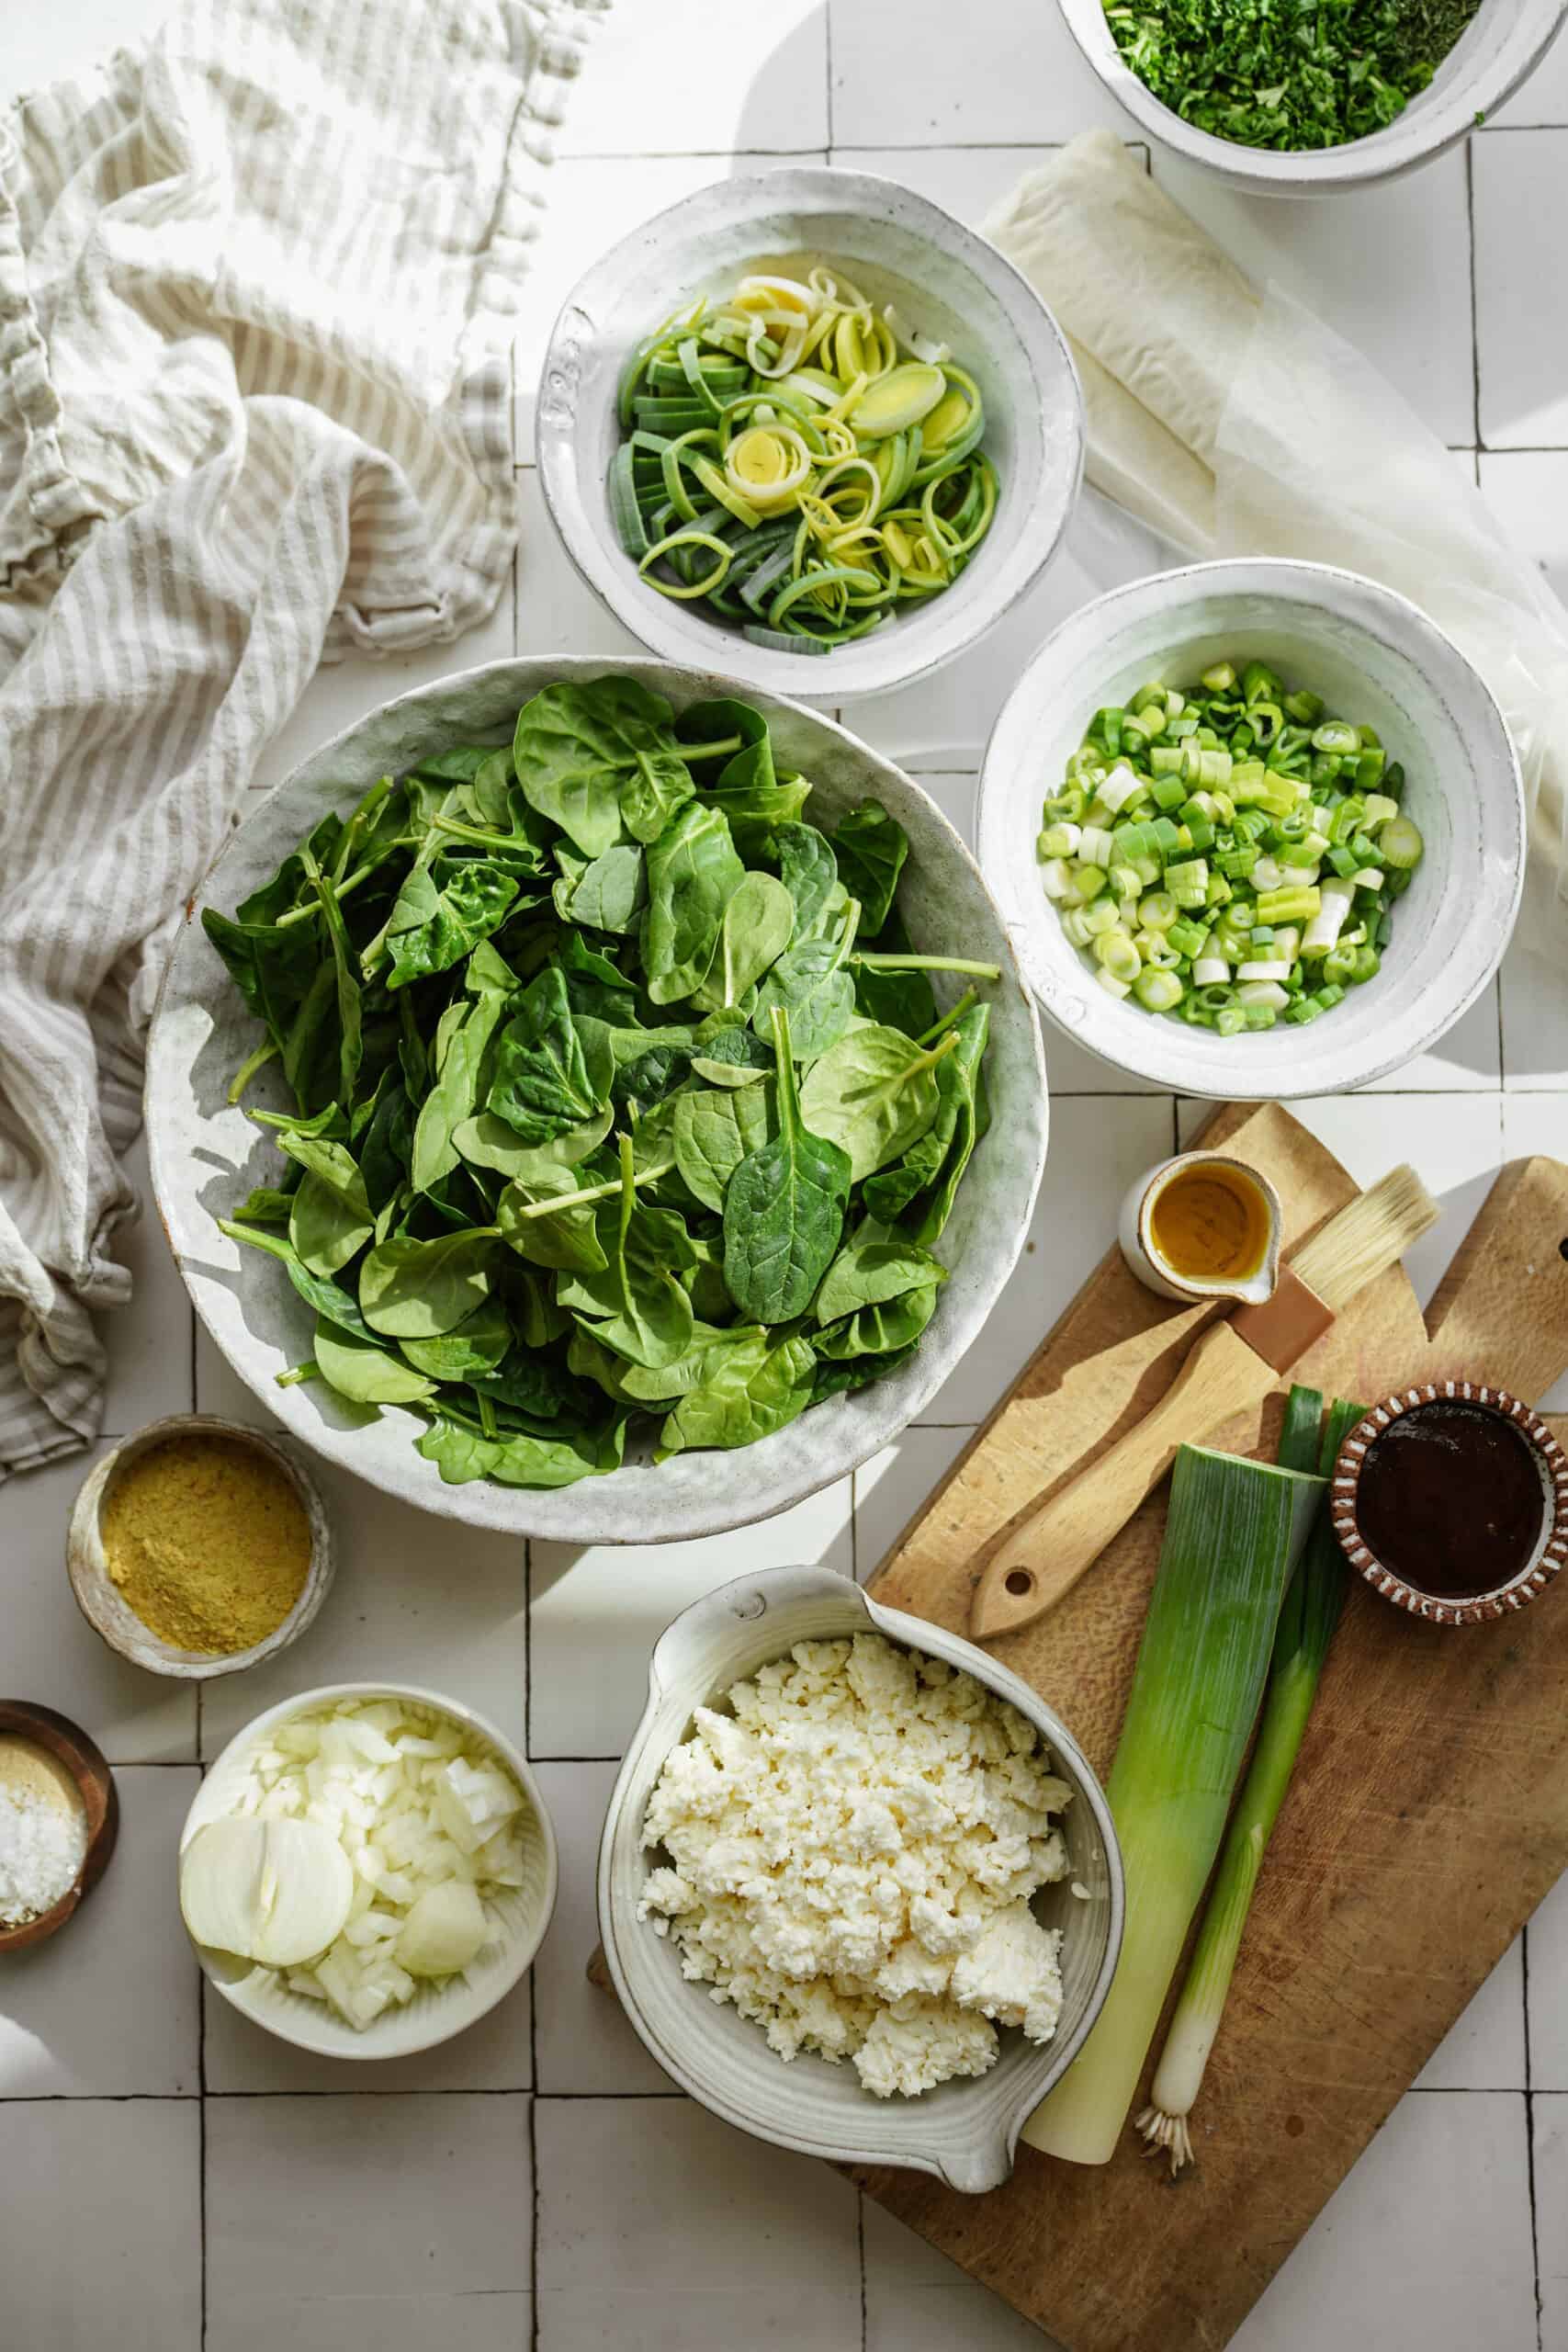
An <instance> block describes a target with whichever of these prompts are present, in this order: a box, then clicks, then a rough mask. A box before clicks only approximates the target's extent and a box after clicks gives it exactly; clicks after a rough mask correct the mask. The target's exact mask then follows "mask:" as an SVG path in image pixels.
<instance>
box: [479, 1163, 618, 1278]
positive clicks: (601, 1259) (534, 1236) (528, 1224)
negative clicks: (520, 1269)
mask: <svg viewBox="0 0 1568 2352" xmlns="http://www.w3.org/2000/svg"><path fill="white" fill-rule="evenodd" d="M596 1181H597V1171H594V1172H593V1173H591V1172H590V1171H589V1170H587V1169H580V1168H553V1167H550V1166H548V1165H547V1164H544V1165H538V1166H536V1167H534V1168H532V1169H531V1170H529V1173H528V1175H527V1177H526V1178H525V1180H523V1181H520V1182H514V1183H511V1184H508V1186H507V1188H506V1190H505V1192H504V1193H502V1196H501V1201H500V1204H499V1206H498V1207H497V1209H496V1213H495V1221H496V1223H497V1225H499V1226H500V1227H501V1231H502V1239H503V1240H505V1241H506V1242H508V1243H509V1244H510V1245H511V1247H512V1248H513V1250H516V1252H517V1254H518V1256H519V1257H520V1258H526V1259H527V1260H528V1261H529V1262H530V1264H532V1265H536V1266H547V1267H549V1268H550V1269H551V1270H552V1271H553V1272H580V1273H590V1274H592V1273H598V1272H603V1270H604V1267H605V1266H606V1265H607V1264H608V1262H609V1261H608V1260H607V1259H606V1257H605V1255H604V1247H603V1244H602V1243H601V1241H600V1238H599V1227H598V1221H597V1218H596V1216H595V1214H594V1208H593V1204H592V1203H586V1204H583V1205H582V1206H581V1207H578V1208H571V1209H558V1210H556V1211H554V1212H553V1213H552V1214H551V1215H550V1216H525V1215H524V1214H523V1212H524V1211H525V1209H531V1208H537V1207H538V1206H539V1205H540V1204H541V1203H543V1202H545V1201H547V1200H550V1199H552V1198H553V1197H555V1196H557V1195H558V1194H561V1193H578V1192H581V1191H582V1190H583V1189H584V1187H585V1186H587V1185H591V1184H592V1183H593V1182H596Z"/></svg>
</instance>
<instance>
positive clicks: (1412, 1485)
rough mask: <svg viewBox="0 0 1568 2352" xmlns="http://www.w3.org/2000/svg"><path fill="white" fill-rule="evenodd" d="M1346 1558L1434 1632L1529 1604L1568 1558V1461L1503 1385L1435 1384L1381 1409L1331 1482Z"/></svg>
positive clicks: (1342, 1453)
mask: <svg viewBox="0 0 1568 2352" xmlns="http://www.w3.org/2000/svg"><path fill="white" fill-rule="evenodd" d="M1330 1508H1331V1510H1332V1514H1333V1520H1334V1532H1335V1533H1336V1534H1337V1536H1338V1538H1339V1541H1340V1544H1341V1545H1342V1546H1343V1547H1344V1551H1345V1555H1346V1557H1347V1558H1348V1560H1349V1563H1350V1565H1351V1566H1352V1567H1353V1568H1356V1569H1357V1570H1359V1573H1360V1575H1361V1576H1363V1577H1365V1578H1366V1580H1367V1582H1368V1583H1369V1584H1370V1585H1371V1587H1372V1588H1373V1589H1374V1590H1375V1591H1377V1592H1381V1593H1382V1596H1383V1598H1384V1599H1385V1600H1392V1601H1393V1603H1394V1605H1395V1606H1396V1607H1397V1608H1400V1609H1407V1610H1408V1611H1410V1613H1411V1614H1412V1616H1416V1617H1425V1618H1427V1619H1428V1620H1429V1621H1430V1622H1431V1623H1433V1624H1437V1625H1476V1624H1483V1623H1486V1622H1487V1621H1488V1620H1490V1619H1493V1618H1497V1617H1504V1616H1506V1615H1507V1614H1508V1612H1509V1611H1511V1610H1515V1609H1522V1608H1524V1607H1525V1606H1526V1604H1527V1603H1528V1602H1529V1601H1531V1600H1535V1598H1536V1596H1537V1595H1538V1594H1539V1593H1540V1592H1542V1591H1544V1590H1545V1589H1546V1587H1547V1586H1548V1585H1549V1584H1550V1583H1551V1579H1552V1577H1554V1576H1555V1575H1556V1574H1557V1571H1558V1570H1559V1568H1561V1567H1562V1564H1563V1561H1564V1559H1568V1455H1565V1454H1564V1453H1563V1451H1562V1447H1561V1446H1560V1445H1559V1444H1558V1442H1557V1441H1556V1439H1555V1438H1554V1437H1553V1436H1552V1434H1551V1430H1549V1429H1548V1428H1547V1426H1546V1423H1545V1422H1544V1421H1543V1420H1541V1419H1540V1417H1539V1415H1537V1414H1535V1413H1532V1412H1531V1411H1530V1409H1529V1406H1528V1405H1523V1404H1521V1403H1520V1402H1519V1400H1518V1398H1517V1397H1510V1396H1509V1395H1508V1393H1507V1391H1506V1389H1503V1388H1488V1387H1484V1386H1483V1385H1480V1384H1479V1383H1477V1382H1473V1381H1469V1380H1443V1381H1438V1382H1437V1383H1436V1384H1435V1385H1434V1384H1433V1383H1432V1382H1430V1381H1428V1382H1427V1384H1426V1385H1424V1386H1422V1387H1419V1388H1406V1389H1403V1390H1401V1392H1400V1393H1399V1394H1398V1395H1397V1396H1394V1397H1385V1398H1384V1399H1383V1401H1382V1404H1381V1405H1375V1406H1374V1407H1373V1408H1372V1410H1371V1412H1370V1413H1369V1414H1368V1415H1367V1417H1366V1419H1364V1420H1361V1421H1358V1422H1357V1424H1356V1426H1355V1428H1354V1429H1353V1430H1351V1431H1350V1433H1349V1435H1348V1437H1347V1438H1346V1440H1345V1442H1344V1444H1343V1445H1342V1446H1341V1448H1340V1450H1339V1455H1338V1459H1337V1461H1336V1463H1335V1464H1334V1473H1333V1478H1332V1481H1331V1485H1330Z"/></svg>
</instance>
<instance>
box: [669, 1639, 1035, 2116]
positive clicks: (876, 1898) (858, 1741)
mask: <svg viewBox="0 0 1568 2352" xmlns="http://www.w3.org/2000/svg"><path fill="white" fill-rule="evenodd" d="M728 1703H729V1712H728V1713H719V1712H718V1710H717V1709H716V1708H712V1707H700V1708H699V1709H698V1710H697V1712H696V1715H695V1717H694V1728H693V1731H692V1733H691V1735H690V1736H689V1737H688V1738H687V1739H685V1740H683V1741H682V1744H681V1746H680V1747H676V1748H674V1749H672V1750H671V1754H670V1756H669V1757H668V1758H666V1760H665V1764H664V1769H663V1770H662V1772H661V1773H660V1777H659V1781H658V1782H657V1784H656V1786H655V1788H654V1791H653V1794H652V1796H651V1797H650V1798H649V1806H648V1813H647V1816H646V1819H645V1821H644V1824H643V1844H644V1845H645V1846H646V1847H649V1848H662V1849H664V1853H665V1855H666V1856H667V1857H668V1862H667V1864H666V1865H665V1866H663V1867H660V1868H657V1869H655V1870H653V1871H650V1873H649V1877H648V1879H647V1881H646V1882H645V1883H644V1886H643V1891H642V1896H641V1900H640V1902H639V1904H638V1910H637V1916H638V1917H639V1918H643V1919H648V1920H650V1921H651V1922H652V1925H653V1927H654V1928H655V1929H656V1931H657V1932H658V1933H659V1934H660V1935H668V1936H669V1937H670V1938H671V1939H672V1941H673V1942H674V1944H675V1945H676V1947H677V1949H678V1950H679V1952H680V1955H681V1967H682V1973H683V1974H684V1975H685V1976H686V1977H687V1978H688V1979H689V1980H690V1981H691V1982H693V1983H694V1984H705V1985H711V1986H712V1987H713V1996H712V1997H713V1998H714V1999H715V2000H716V2001H721V2002H722V2001H728V2002H732V2003H733V2004H734V2006H735V2007H737V2008H738V2009H739V2011H740V2014H741V2015H742V2016H743V2017H746V2018H751V2019H752V2020H753V2021H754V2022H755V2023H757V2024H759V2025H761V2027H762V2028H763V2030H764V2031H765V2033H766V2036H767V2040H768V2042H769V2045H770V2047H771V2048H772V2049H773V2050H775V2051H776V2052H778V2054H779V2056H780V2057H781V2058H784V2059H791V2058H794V2057H795V2056H797V2055H798V2053H799V2052H801V2051H803V2050H806V2051H810V2052H813V2053H815V2054H816V2055H817V2056H818V2057H821V2058H827V2059H829V2060H831V2061H832V2062H833V2063H835V2064H837V2063H839V2062H840V2061H841V2060H843V2059H846V2058H847V2059H849V2060H850V2061H851V2062H852V2064H853V2065H854V2067H855V2069H856V2071H857V2073H858V2074H859V2075H860V2078H861V2081H862V2083H863V2086H864V2087H865V2088H866V2089H867V2090H868V2091H870V2092H872V2093H873V2094H874V2096H875V2097H876V2098H890V2097H892V2096H893V2094H894V2093H896V2092H897V2093H899V2094H901V2095H902V2096H904V2097H906V2098H911V2097H913V2096H914V2095H915V2094H916V2093H918V2092H919V2091H923V2090H929V2089H930V2088H931V2086H932V2085H933V2084H936V2083H941V2082H946V2081H947V2080H949V2078H950V2077H952V2076H953V2075H981V2074H984V2073H985V2072H986V2070H987V2067H989V2066H991V2065H993V2064H995V2062H996V2058H997V2054H998V2046H997V2034H996V2027H997V2025H1004V2026H1017V2027H1019V2028H1021V2030H1023V2032H1024V2033H1026V2034H1027V2035H1028V2036H1029V2037H1030V2039H1031V2040H1032V2041H1049V2040H1050V2038H1051V2036H1052V2034H1053V2033H1054V2032H1055V2027H1056V2019H1057V2016H1058V2014H1059V2011H1060V2008H1061V2000H1062V1984H1061V1974H1060V1968H1059V1959H1058V1947H1059V1945H1060V1941H1061V1938H1060V1935H1059V1933H1058V1932H1056V1931H1055V1930H1051V1929H1047V1928H1043V1927H1042V1926H1041V1925H1040V1923H1039V1921H1038V1920H1037V1919H1036V1918H1035V1917H1034V1915H1033V1913H1032V1911H1031V1910H1030V1908H1029V1898H1030V1896H1031V1895H1032V1894H1034V1892H1035V1890H1036V1889H1037V1888H1038V1887H1041V1886H1043V1885H1044V1884H1045V1883H1047V1882H1048V1881H1053V1880H1057V1879H1061V1878H1065V1877H1066V1870H1067V1858H1066V1847H1065V1846H1064V1844H1063V1841H1062V1836H1061V1832H1060V1830H1059V1828H1058V1827H1057V1826H1056V1824H1055V1815H1059V1814H1060V1812H1061V1810H1062V1808H1063V1806H1064V1805H1065V1804H1066V1802H1067V1798H1068V1795H1069V1791H1068V1789H1067V1787H1066V1782H1065V1781H1062V1780H1060V1779H1059V1778H1058V1777H1057V1776H1056V1775H1055V1773H1054V1772H1053V1771H1052V1770H1051V1764H1050V1758H1049V1757H1048V1756H1047V1755H1046V1753H1045V1751H1044V1749H1043V1747H1042V1746H1041V1744H1040V1740H1039V1737H1038V1735H1037V1734H1036V1732H1035V1730H1034V1728H1033V1726H1032V1724H1030V1723H1029V1721H1028V1720H1027V1718H1026V1717H1024V1716H1023V1715H1021V1714H1020V1713H1019V1712H1018V1710H1017V1709H1016V1708H1015V1707H1011V1706H1009V1705H1007V1704H1006V1703H1005V1702H1003V1701H1001V1700H999V1699H997V1698H995V1697H994V1696H993V1695H992V1693H991V1692H990V1691H987V1689H986V1688H985V1687H984V1685H983V1684H981V1683H979V1682H977V1681H976V1679H975V1678H974V1676H973V1675H968V1674H962V1673H958V1672H955V1671H954V1670H953V1668H951V1667H948V1666H945V1665H944V1664H942V1661H941V1660H939V1659H936V1658H929V1657H921V1656H919V1654H918V1653H917V1652H915V1651H912V1650H906V1649H901V1648H899V1647H897V1645H895V1644H894V1643H892V1642H889V1641H887V1640H886V1639H885V1638H884V1636H883V1635H882V1634H856V1635H855V1636H854V1638H853V1639H852V1640H846V1641H832V1642H801V1643H797V1644H796V1645H795V1648H794V1649H793V1650H792V1651H791V1652H790V1653H789V1655H788V1656H787V1657H783V1658H775V1659H773V1661H772V1662H771V1664H769V1665H767V1666H764V1667H761V1668H759V1669H758V1671H757V1673H756V1674H754V1675H753V1676H752V1677H751V1678H750V1679H749V1680H748V1681H745V1682H739V1683H737V1684H736V1686H735V1687H734V1689H733V1690H732V1691H730V1692H729V1693H728ZM993 2021H994V2022H993Z"/></svg>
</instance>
